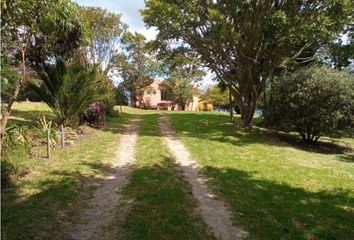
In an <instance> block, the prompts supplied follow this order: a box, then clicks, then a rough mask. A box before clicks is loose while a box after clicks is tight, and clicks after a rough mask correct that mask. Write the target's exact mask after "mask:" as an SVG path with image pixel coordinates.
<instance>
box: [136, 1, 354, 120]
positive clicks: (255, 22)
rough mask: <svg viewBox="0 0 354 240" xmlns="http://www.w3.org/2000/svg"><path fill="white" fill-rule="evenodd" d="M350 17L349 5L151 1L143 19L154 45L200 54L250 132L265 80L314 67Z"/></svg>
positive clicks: (285, 2)
mask: <svg viewBox="0 0 354 240" xmlns="http://www.w3.org/2000/svg"><path fill="white" fill-rule="evenodd" d="M352 11H353V2H352V1H350V0H336V1H328V0H321V1H305V0H298V1H292V0H285V1H278V0H259V1H256V0H254V1H226V0H214V1H211V0H181V1H170V0H147V1H146V8H145V9H144V10H143V11H142V13H143V16H144V21H145V23H146V24H147V25H148V26H150V27H156V28H157V29H158V31H159V32H158V35H157V40H156V42H155V45H156V46H159V47H160V48H166V46H167V45H171V43H175V42H176V41H177V42H182V43H184V44H185V45H184V46H185V47H186V48H188V49H189V50H190V51H193V52H195V53H197V54H198V55H199V57H200V59H201V60H202V61H203V62H204V64H205V65H206V66H207V67H209V68H210V69H211V70H212V71H213V72H214V73H215V74H216V76H217V78H218V80H219V81H222V82H223V83H224V84H225V85H226V86H228V87H229V88H230V89H231V90H232V93H233V95H234V97H235V99H236V100H237V104H238V106H239V108H240V111H241V115H242V118H243V122H244V126H250V125H251V124H252V118H253V115H254V112H255V110H256V104H257V100H258V98H259V96H260V94H261V93H262V91H263V90H264V87H265V83H266V81H267V79H269V77H271V76H272V74H273V73H274V72H275V71H276V70H277V69H281V68H285V67H286V66H287V65H288V64H292V63H294V62H295V63H303V62H306V61H311V60H312V59H313V58H314V55H315V53H316V51H317V49H318V48H319V46H320V45H321V44H323V43H325V42H328V41H331V40H333V38H335V37H338V36H339V34H340V33H341V32H342V30H343V28H344V26H345V25H346V24H347V23H349V22H350V21H351V20H352V17H353V16H352V15H351V13H352ZM180 45H181V44H179V45H178V46H180Z"/></svg>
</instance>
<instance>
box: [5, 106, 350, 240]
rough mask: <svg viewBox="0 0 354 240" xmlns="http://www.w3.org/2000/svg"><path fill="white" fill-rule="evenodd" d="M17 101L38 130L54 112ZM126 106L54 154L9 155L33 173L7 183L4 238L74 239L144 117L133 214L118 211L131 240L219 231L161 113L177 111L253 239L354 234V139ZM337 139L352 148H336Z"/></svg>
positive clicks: (201, 160)
mask: <svg viewBox="0 0 354 240" xmlns="http://www.w3.org/2000/svg"><path fill="white" fill-rule="evenodd" d="M14 107H15V109H14V112H13V116H12V119H11V120H10V121H13V122H16V123H18V124H20V125H22V126H24V127H27V128H29V129H31V128H33V126H34V124H35V122H36V118H37V117H38V116H40V115H41V114H43V113H44V114H46V115H47V116H49V118H53V115H52V114H51V112H50V110H49V109H48V108H47V107H46V106H45V105H44V104H41V103H17V104H16V105H15V106H14ZM123 110H124V114H123V116H119V117H115V118H112V119H110V120H109V121H108V122H107V126H106V127H105V128H104V129H101V130H99V129H93V130H92V131H91V132H90V134H89V135H88V136H86V137H85V138H82V139H80V140H78V141H77V142H75V144H74V146H72V147H68V148H66V149H64V150H60V149H56V150H54V151H53V158H52V159H51V160H47V159H44V158H30V157H29V156H28V154H26V152H24V151H22V150H21V149H20V148H17V149H15V150H14V151H13V153H12V154H11V156H10V158H9V159H8V160H9V162H10V163H12V164H18V163H19V164H20V165H21V164H22V165H21V167H23V168H26V169H27V170H28V171H27V172H26V174H24V175H23V176H20V177H21V178H20V179H17V180H16V181H15V184H14V185H12V186H11V187H10V188H6V189H2V206H1V209H2V218H1V227H2V229H1V230H2V231H1V234H2V239H47V238H48V236H50V238H52V239H63V238H65V236H64V233H65V231H66V229H67V227H68V225H67V224H68V223H69V222H75V221H76V220H77V219H76V218H75V217H74V216H77V213H78V211H79V210H80V209H82V208H84V207H85V206H86V203H87V202H88V201H87V200H88V199H89V198H90V196H91V195H90V194H91V193H92V192H93V191H94V189H95V187H94V186H96V184H93V183H97V182H99V181H101V178H102V176H103V174H104V173H105V172H106V171H107V170H108V169H109V163H110V160H111V159H112V157H113V154H114V151H113V150H112V149H115V148H116V147H117V146H116V144H115V143H116V141H117V140H118V139H119V137H120V132H121V128H122V125H123V124H124V123H125V122H126V121H127V120H128V119H130V118H132V117H135V116H137V115H139V116H141V117H142V119H143V120H142V122H141V128H140V131H139V138H138V142H137V152H136V156H137V163H136V164H135V165H134V171H133V173H132V175H131V178H130V181H129V184H128V185H127V186H126V188H125V189H124V191H123V195H124V198H125V200H126V201H127V202H128V203H129V204H128V205H129V206H130V207H129V208H128V212H127V216H126V217H125V218H124V219H125V220H124V219H120V218H119V216H117V219H115V222H113V226H110V227H113V228H114V227H115V226H114V224H116V225H119V226H120V228H121V229H122V232H121V233H119V234H122V236H124V239H209V238H212V237H211V235H210V232H209V231H208V229H207V227H206V226H205V224H204V223H203V222H202V221H201V219H200V217H199V215H198V213H197V211H196V203H195V200H194V199H193V197H192V194H191V190H190V186H189V185H188V183H187V182H186V180H185V179H184V177H183V174H182V173H181V172H180V171H179V170H178V168H176V166H175V165H174V163H173V157H172V155H171V154H170V153H169V151H168V150H167V148H166V146H164V145H163V144H162V139H161V138H160V133H159V131H158V126H157V123H158V116H159V114H160V113H166V114H168V116H169V117H171V120H172V126H173V128H174V130H175V131H176V132H177V135H178V136H179V137H180V138H181V140H182V142H184V143H185V145H186V147H187V148H188V149H189V150H190V152H191V154H192V156H193V158H194V159H195V160H197V162H198V164H199V165H200V166H201V169H202V171H203V172H204V173H205V174H206V175H207V177H208V178H209V179H210V182H209V184H210V186H211V187H212V188H213V189H214V191H215V192H216V193H217V194H218V195H219V196H220V197H221V198H222V199H223V200H225V202H226V203H227V204H228V205H229V206H230V207H231V209H232V212H233V217H234V222H235V224H237V225H240V226H242V227H243V228H244V229H245V230H247V231H248V232H249V233H250V237H249V238H250V239H272V240H273V239H352V238H353V236H354V228H353V227H352V220H353V219H354V157H353V152H347V151H348V148H352V151H353V148H354V139H353V138H328V137H327V138H324V140H325V141H326V144H322V147H317V146H312V147H306V146H304V145H301V144H299V143H297V142H296V141H294V140H293V137H292V136H291V135H285V134H277V133H275V132H271V131H268V130H266V129H265V130H264V129H263V130H262V129H259V128H254V129H253V130H243V129H240V128H239V127H237V126H234V125H233V124H230V123H228V116H227V115H226V114H218V113H186V112H164V111H158V112H157V111H142V110H137V109H132V108H124V109H123ZM284 136H285V137H284ZM289 139H290V140H289ZM331 142H333V143H336V144H339V145H341V146H342V147H336V148H333V144H332V145H331V144H328V143H331ZM343 146H344V147H343ZM16 161H17V162H16ZM112 233H114V234H115V233H116V232H114V231H112ZM112 237H113V238H114V236H113V235H112Z"/></svg>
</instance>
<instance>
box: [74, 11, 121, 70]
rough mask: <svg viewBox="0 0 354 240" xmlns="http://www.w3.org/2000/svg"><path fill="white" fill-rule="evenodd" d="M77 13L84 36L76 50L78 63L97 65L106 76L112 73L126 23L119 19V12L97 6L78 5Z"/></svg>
mask: <svg viewBox="0 0 354 240" xmlns="http://www.w3.org/2000/svg"><path fill="white" fill-rule="evenodd" d="M79 15H80V19H81V21H82V23H83V27H84V38H85V41H84V42H83V43H82V44H81V48H80V50H79V51H78V56H77V57H78V58H79V59H81V60H80V63H81V64H82V65H83V66H85V67H92V66H98V70H99V71H100V72H102V73H104V74H105V75H106V76H108V75H110V74H113V70H114V69H116V68H117V64H116V57H117V56H118V55H119V53H120V51H121V37H122V34H123V33H124V32H125V31H126V29H127V25H126V24H124V23H123V22H122V21H121V15H120V14H115V13H112V12H109V11H108V10H106V9H102V8H99V7H79Z"/></svg>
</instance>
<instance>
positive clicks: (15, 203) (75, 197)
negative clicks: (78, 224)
mask: <svg viewBox="0 0 354 240" xmlns="http://www.w3.org/2000/svg"><path fill="white" fill-rule="evenodd" d="M87 166H89V164H88V165H87ZM90 167H91V168H94V169H95V170H96V171H97V173H104V172H105V171H106V170H105V171H103V170H102V166H97V165H95V164H94V165H93V166H90ZM101 181H102V179H101V178H99V177H94V176H86V175H84V174H82V173H80V172H79V171H72V172H69V171H52V172H50V174H49V176H48V177H46V178H44V179H43V180H40V181H38V182H30V183H26V181H23V182H21V183H18V184H16V185H12V186H10V187H8V188H6V189H2V195H1V199H2V205H1V210H2V218H1V228H2V231H1V235H2V239H67V236H66V232H67V228H68V226H69V224H70V222H72V221H74V219H75V218H76V216H77V215H78V212H79V211H80V209H82V208H84V207H85V206H86V205H87V199H89V198H90V197H91V195H90V192H92V191H93V190H92V189H94V188H96V187H97V186H98V185H97V184H96V185H95V184H92V183H99V182H101ZM22 184H30V185H31V186H30V187H31V191H35V192H36V193H34V194H29V195H30V197H27V196H26V195H24V194H23V193H21V192H20V188H21V185H22Z"/></svg>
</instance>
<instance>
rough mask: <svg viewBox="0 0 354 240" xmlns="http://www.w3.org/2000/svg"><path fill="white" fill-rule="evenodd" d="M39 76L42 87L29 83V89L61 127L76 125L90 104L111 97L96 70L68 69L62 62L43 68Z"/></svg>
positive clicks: (74, 67)
mask: <svg viewBox="0 0 354 240" xmlns="http://www.w3.org/2000/svg"><path fill="white" fill-rule="evenodd" d="M40 77H41V79H42V80H43V82H42V84H41V85H40V86H38V85H36V84H33V83H30V87H31V88H32V89H33V90H34V91H35V92H36V93H37V95H38V96H39V97H40V98H41V99H42V101H44V102H46V103H47V104H48V106H49V107H50V108H51V109H52V111H53V112H54V114H55V115H56V117H57V119H58V121H59V123H60V124H64V125H69V126H75V125H77V124H78V121H79V115H80V114H81V113H83V112H84V111H85V110H86V109H87V108H88V107H89V105H90V104H91V103H92V102H93V101H98V100H103V99H105V98H107V97H108V96H109V95H110V94H111V92H110V91H109V89H107V84H106V83H105V82H106V79H105V78H104V77H103V76H102V75H101V74H99V73H97V71H96V70H94V69H93V70H85V69H83V68H82V67H80V66H67V65H66V64H65V63H64V62H63V61H58V62H57V63H56V64H54V65H46V66H44V68H43V71H42V73H41V74H40Z"/></svg>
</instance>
